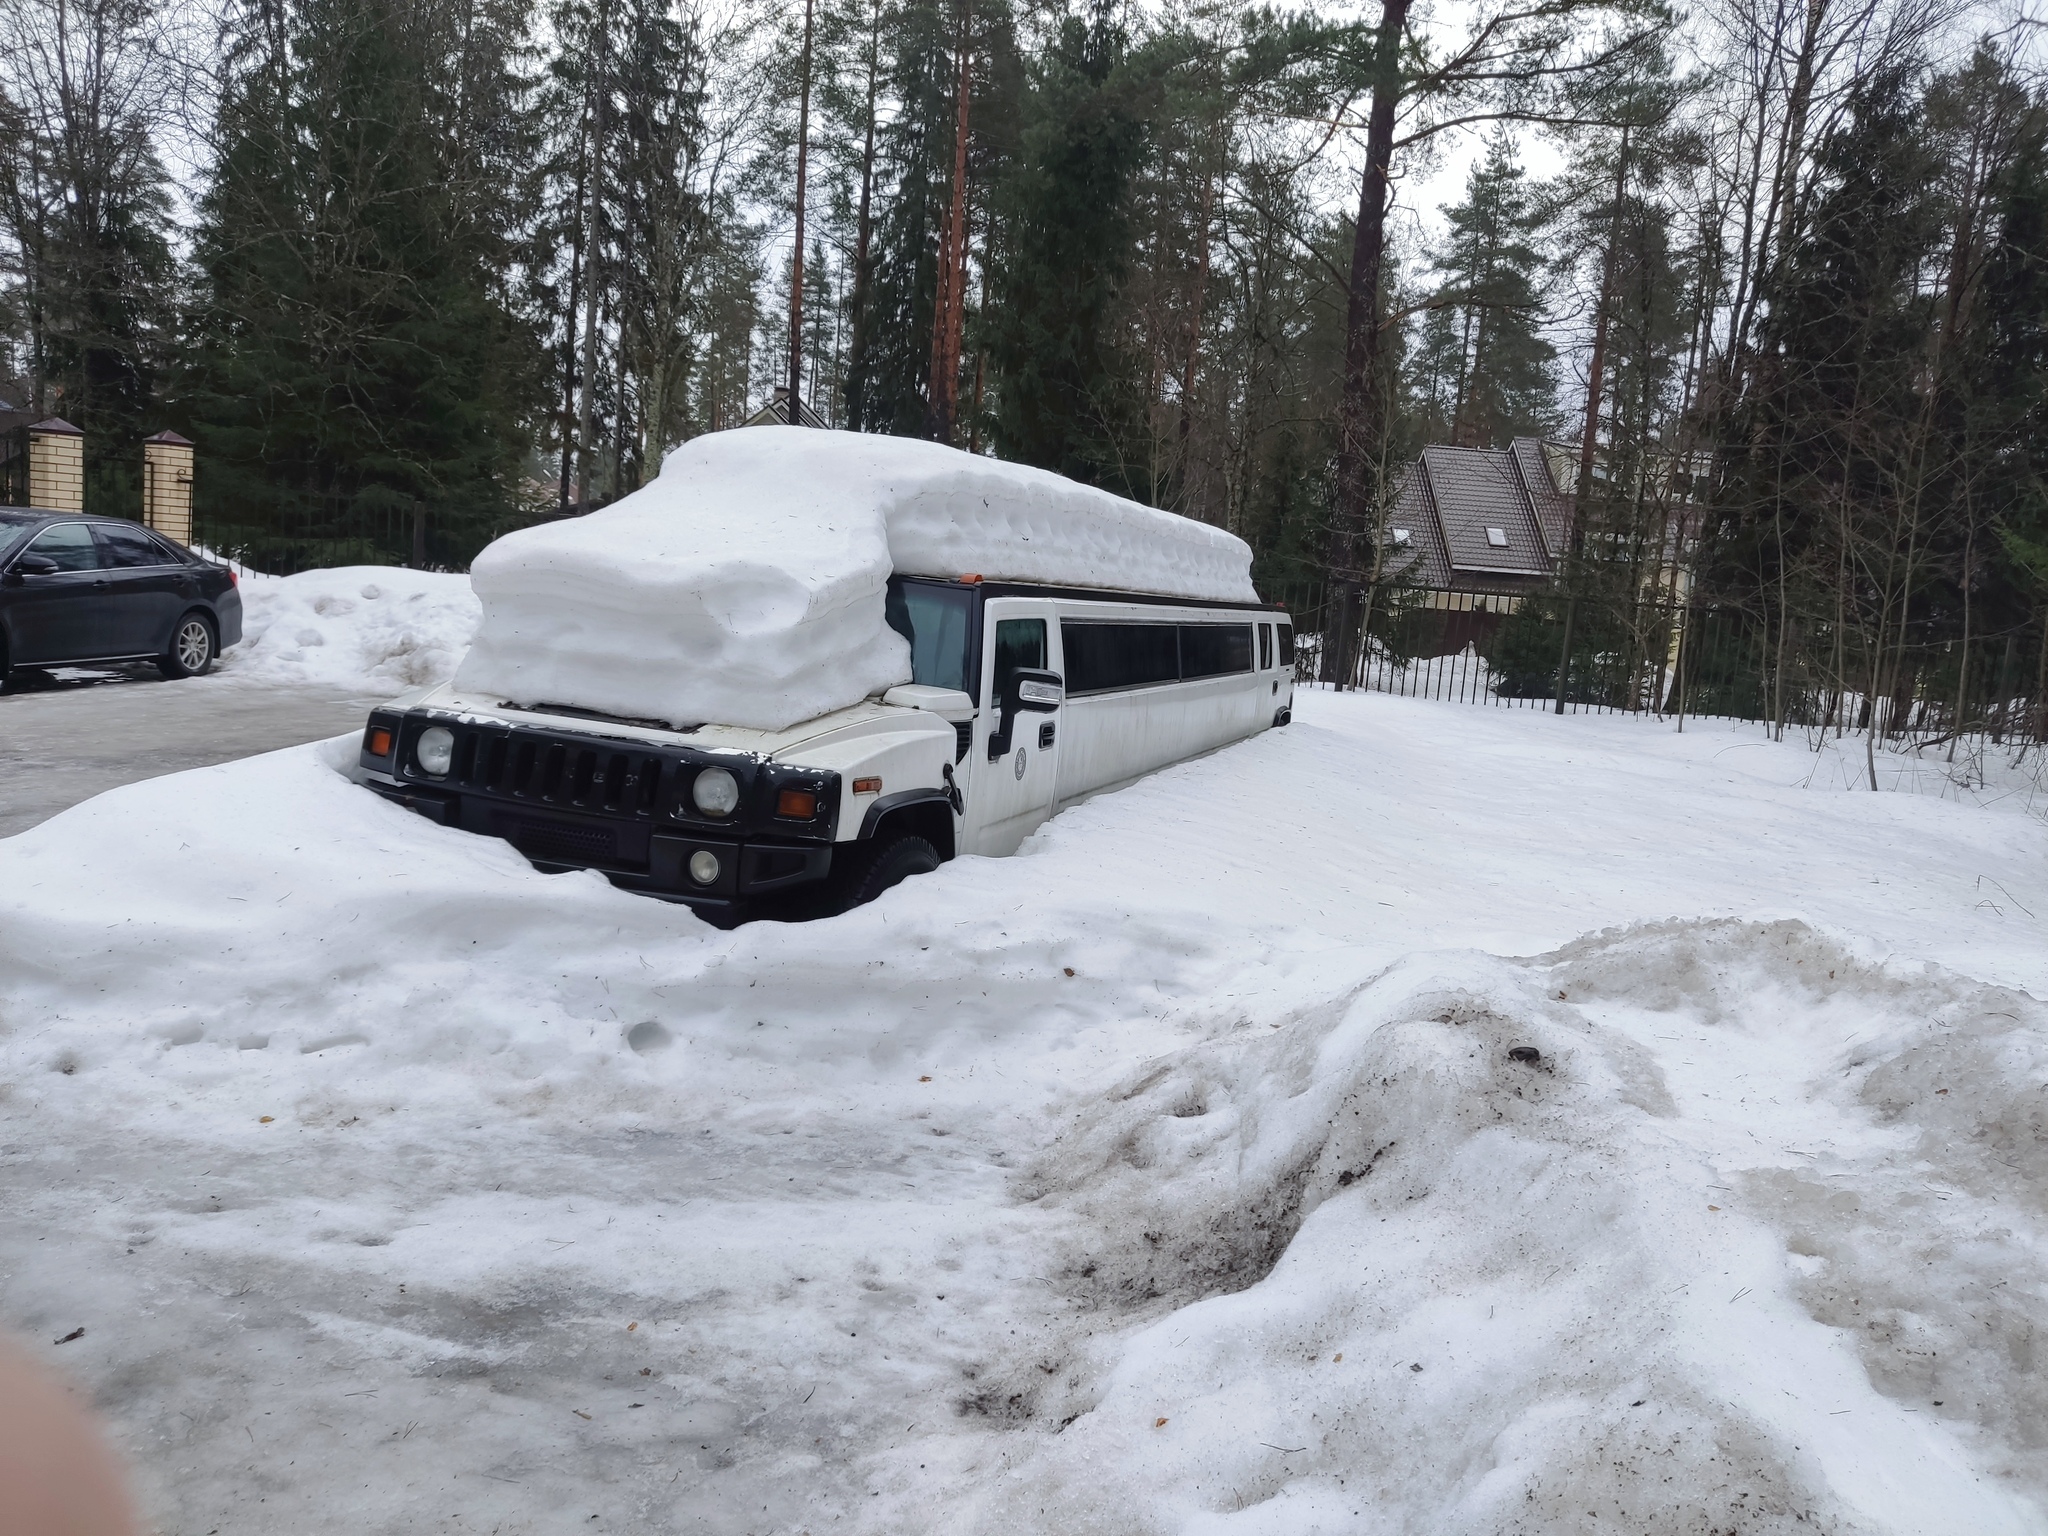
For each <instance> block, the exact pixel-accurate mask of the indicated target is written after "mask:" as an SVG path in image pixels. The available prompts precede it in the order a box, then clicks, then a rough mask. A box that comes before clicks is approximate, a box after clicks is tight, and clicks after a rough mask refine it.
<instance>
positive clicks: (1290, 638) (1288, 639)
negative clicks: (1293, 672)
mask: <svg viewBox="0 0 2048 1536" xmlns="http://www.w3.org/2000/svg"><path fill="white" fill-rule="evenodd" d="M1280 665H1281V666H1283V667H1291V666H1293V665H1294V626H1293V625H1292V624H1282V625H1281V626H1280Z"/></svg>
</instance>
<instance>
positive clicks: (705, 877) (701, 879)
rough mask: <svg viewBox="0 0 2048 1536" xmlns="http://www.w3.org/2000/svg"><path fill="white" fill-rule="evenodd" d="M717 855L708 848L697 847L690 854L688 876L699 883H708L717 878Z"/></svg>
mask: <svg viewBox="0 0 2048 1536" xmlns="http://www.w3.org/2000/svg"><path fill="white" fill-rule="evenodd" d="M718 870H719V863H718V855H717V854H715V853H713V852H712V851H711V850H710V849H709V848H699V849H698V850H697V851H696V852H695V853H693V854H691V855H690V878H691V879H692V880H694V881H696V882H697V883H698V884H699V885H710V884H711V883H712V882H713V881H715V880H716V879H717V878H718Z"/></svg>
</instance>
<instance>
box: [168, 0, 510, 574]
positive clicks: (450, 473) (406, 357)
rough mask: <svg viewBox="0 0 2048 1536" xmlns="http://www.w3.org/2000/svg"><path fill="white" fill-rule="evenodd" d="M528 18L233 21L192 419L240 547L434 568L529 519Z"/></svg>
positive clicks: (455, 15) (199, 244) (342, 6)
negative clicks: (517, 275) (522, 256)
mask: <svg viewBox="0 0 2048 1536" xmlns="http://www.w3.org/2000/svg"><path fill="white" fill-rule="evenodd" d="M523 32H524V16H523V13H522V12H521V11H520V10H519V9H518V8H517V6H516V4H507V5H503V6H498V7H491V8H484V7H481V6H476V7H458V6H456V5H453V4H450V5H447V6H444V7H435V6H431V5H418V6H412V5H406V4H402V3H398V0H294V3H293V4H291V5H290V6H289V8H286V7H282V6H280V7H278V8H276V9H256V8H249V9H245V10H243V11H242V12H241V13H240V24H239V30H238V40H239V44H240V46H239V48H238V50H237V56H236V69H235V73H234V75H233V78H232V79H231V81H230V83H229V86H228V88H227V90H226V91H225V92H224V94H223V98H222V102H221V106H220V121H219V145H218V155H217V161H216V164H215V167H214V171H213V175H212V178H211V181H210V184H209V185H208V187H207V189H206V191H205V194H204V196H203V198H202V200H201V204H200V226H199V230H198V232H197V239H196V242H195V244H196V253H195V255H196V263H195V264H196V267H197V272H198V278H199V282H198V288H199V300H198V305H197V307H196V309H195V312H194V314H193V316H192V320H191V324H190V345H189V358H190V371H189V377H188V383H187V389H188V394H187V400H188V408H189V410H190V413H191V424H192V430H193V433H194V436H195V437H197V438H198V440H199V443H200V447H201V452H202V455H203V458H204V461H205V462H206V464H207V466H208V470H207V474H206V476H205V477H204V478H203V480H202V486H201V490H202V495H203V496H204V501H203V502H202V508H201V510H202V515H203V516H204V517H205V518H206V520H207V522H208V524H209V527H210V528H211V529H212V530H213V531H214V536H215V537H216V539H217V541H218V542H219V543H220V544H221V545H222V546H223V547H224V548H229V549H233V550H235V551H237V552H240V553H242V554H243V555H244V556H245V558H249V559H251V560H252V561H253V562H255V563H257V564H259V565H261V564H271V565H280V566H285V567H295V566H299V565H306V564H317V563H327V564H332V563H339V562H343V561H348V560H397V561H402V560H404V559H406V558H407V557H408V556H409V553H410V543H411V539H410V528H411V523H412V518H413V516H414V509H415V506H416V505H417V506H418V507H419V508H420V509H421V511H422V513H423V515H424V517H425V521H426V528H427V537H428V552H429V558H430V560H431V561H434V562H436V563H450V564H459V563H466V562H467V560H468V558H469V557H470V556H471V555H472V554H473V553H474V552H475V551H476V550H477V549H478V548H480V547H481V546H482V544H483V543H484V542H486V541H487V540H488V539H489V538H491V537H492V536H493V535H494V534H495V533H496V532H498V531H501V530H502V529H503V528H505V527H507V526H510V525H512V524H514V523H516V522H517V521H519V520H521V519H522V518H523V517H525V516H526V515H527V508H526V506H525V504H524V497H523V486H522V471H523V470H524V468H525V455H526V449H527V443H528V420H529V407H530V404H531V402H532V401H533V399H534V397H535V395H536V393H537V385H538V380H539V377H540V372H541V364H540V359H539V357H538V348H537V346H536V344H535V342H534V340H533V339H532V332H531V330H530V328H529V327H528V325H527V324H525V323H523V317H521V316H520V315H518V314H517V313H516V312H515V309H514V303H515V298H514V295H513V293H512V292H511V290H510V284H509V279H510V276H511V274H512V273H513V271H514V265H515V264H514V259H513V258H514V255H515V251H516V234H517V229H518V225H519V220H520V217H521V210H520V206H519V204H520V198H521V191H522V187H521V177H520V172H521V170H522V165H521V160H522V157H523V156H524V154H525V153H526V152H527V143H528V141H527V137H526V134H525V132H524V128H523V125H522V124H521V123H520V121H519V107H520V105H521V101H522V97H523V94H524V84H523V82H522V81H521V80H520V78H519V77H518V76H517V75H516V74H515V73H514V69H513V66H514V64H515V62H516V61H517V59H518V58H519V56H520V53H521V50H522V48H523V44H524V38H523Z"/></svg>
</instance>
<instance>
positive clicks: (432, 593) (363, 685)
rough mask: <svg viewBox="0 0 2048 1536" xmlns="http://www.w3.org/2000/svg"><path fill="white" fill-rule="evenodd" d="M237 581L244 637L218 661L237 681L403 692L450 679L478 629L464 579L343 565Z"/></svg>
mask: <svg viewBox="0 0 2048 1536" xmlns="http://www.w3.org/2000/svg"><path fill="white" fill-rule="evenodd" d="M240 582H241V591H242V643H241V644H240V645H237V646H233V647H231V648H229V649H228V650H227V651H226V652H224V653H223V654H222V656H221V659H220V668H221V671H222V672H224V673H227V674H229V675H231V676H235V677H246V678H253V679H258V680H261V681H263V682H275V683H295V684H303V685H311V686H316V687H329V688H336V689H344V690H347V691H349V692H354V693H377V694H389V693H397V692H400V691H401V690H403V689H407V688H417V687H424V686H426V685H428V684H432V683H441V682H446V681H447V680H448V677H449V674H451V673H452V672H453V671H454V670H455V663H456V662H457V661H458V660H459V659H460V658H461V656H462V651H463V648H464V647H465V646H467V645H468V644H469V638H470V636H471V635H472V634H473V633H475V630H476V620H477V601H476V595H475V594H474V593H473V592H471V591H470V589H469V578H467V577H466V576H460V575H450V574H447V573H445V572H441V571H408V570H404V569H401V568H398V567H393V566H385V565H345V566H337V567H335V568H333V569H330V570H319V571H301V572H300V573H299V574H298V575H296V576H265V575H261V574H259V573H256V572H251V571H243V572H241V574H240Z"/></svg>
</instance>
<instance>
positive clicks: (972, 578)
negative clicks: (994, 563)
mask: <svg viewBox="0 0 2048 1536" xmlns="http://www.w3.org/2000/svg"><path fill="white" fill-rule="evenodd" d="M960 580H961V581H962V582H963V583H964V584H965V585H967V586H970V587H971V586H973V585H975V584H976V583H977V582H979V581H980V580H981V572H979V571H969V572H968V573H967V574H966V575H965V576H962V577H961V578H960Z"/></svg>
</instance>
